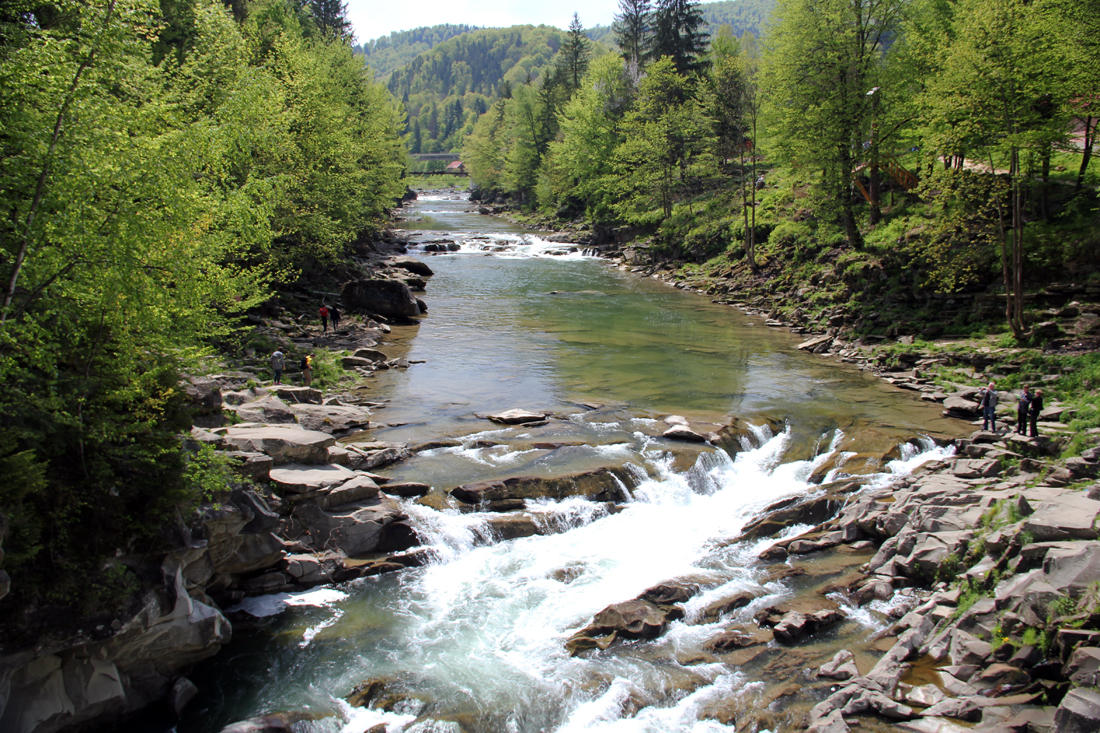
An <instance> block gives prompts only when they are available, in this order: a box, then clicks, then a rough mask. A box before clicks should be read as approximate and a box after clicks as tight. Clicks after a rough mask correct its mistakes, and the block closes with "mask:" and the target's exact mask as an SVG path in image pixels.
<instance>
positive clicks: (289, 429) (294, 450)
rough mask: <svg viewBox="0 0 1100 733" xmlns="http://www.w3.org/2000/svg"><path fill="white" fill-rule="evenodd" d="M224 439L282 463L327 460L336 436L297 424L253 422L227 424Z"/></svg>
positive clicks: (240, 447)
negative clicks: (248, 423)
mask: <svg viewBox="0 0 1100 733" xmlns="http://www.w3.org/2000/svg"><path fill="white" fill-rule="evenodd" d="M223 435H224V436H225V443H226V444H227V445H229V446H232V447H233V448H236V449H237V450H241V451H246V452H255V453H263V454H265V455H269V456H271V458H272V459H273V460H274V461H275V463H276V464H281V463H291V462H297V463H327V462H328V448H329V446H331V445H333V444H335V443H336V439H335V438H333V437H332V436H331V435H329V434H327V433H322V432H319V431H315V430H306V429H305V428H302V427H299V426H298V425H250V426H235V427H230V428H225V429H224V431H223Z"/></svg>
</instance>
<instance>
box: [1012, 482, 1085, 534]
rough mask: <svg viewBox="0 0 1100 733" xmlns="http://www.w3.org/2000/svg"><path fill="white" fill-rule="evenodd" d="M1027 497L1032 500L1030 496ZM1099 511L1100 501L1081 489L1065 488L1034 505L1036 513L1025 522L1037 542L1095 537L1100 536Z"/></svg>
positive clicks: (1025, 526) (1026, 527)
mask: <svg viewBox="0 0 1100 733" xmlns="http://www.w3.org/2000/svg"><path fill="white" fill-rule="evenodd" d="M1028 499H1029V501H1030V497H1028ZM1097 515H1100V501H1095V500H1093V499H1090V498H1088V497H1087V496H1086V495H1085V494H1082V493H1079V492H1066V493H1065V494H1063V495H1062V496H1060V497H1058V498H1057V499H1056V500H1054V501H1049V502H1046V501H1044V502H1040V503H1039V504H1038V505H1037V506H1035V513H1034V514H1032V515H1031V516H1030V517H1028V518H1027V520H1026V521H1025V523H1024V531H1026V532H1030V533H1031V535H1032V537H1034V538H1035V540H1036V541H1038V542H1049V541H1052V540H1068V539H1075V540H1094V539H1096V538H1097V531H1096V519H1097Z"/></svg>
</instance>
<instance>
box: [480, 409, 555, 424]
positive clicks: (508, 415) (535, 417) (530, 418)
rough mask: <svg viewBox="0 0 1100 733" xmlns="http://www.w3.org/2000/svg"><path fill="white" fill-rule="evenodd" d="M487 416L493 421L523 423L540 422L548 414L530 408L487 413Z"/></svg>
mask: <svg viewBox="0 0 1100 733" xmlns="http://www.w3.org/2000/svg"><path fill="white" fill-rule="evenodd" d="M485 417H486V418H488V419H489V420H492V421H493V422H498V423H501V424H503V425H523V424H525V423H532V422H539V421H541V420H545V419H546V417H547V415H546V413H545V412H532V411H530V410H520V409H512V410H505V411H504V412H499V413H497V414H495V415H486V416H485Z"/></svg>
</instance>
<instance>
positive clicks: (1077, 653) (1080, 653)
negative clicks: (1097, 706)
mask: <svg viewBox="0 0 1100 733" xmlns="http://www.w3.org/2000/svg"><path fill="white" fill-rule="evenodd" d="M1062 674H1063V675H1064V676H1065V677H1066V678H1068V679H1069V680H1070V681H1071V682H1073V683H1074V684H1076V685H1079V686H1081V687H1096V686H1097V685H1100V648H1098V647H1094V646H1087V647H1079V648H1077V649H1074V650H1073V654H1071V655H1070V658H1069V661H1068V662H1066V665H1065V667H1064V668H1063V669H1062Z"/></svg>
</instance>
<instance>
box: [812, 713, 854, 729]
mask: <svg viewBox="0 0 1100 733" xmlns="http://www.w3.org/2000/svg"><path fill="white" fill-rule="evenodd" d="M850 730H851V728H849V727H848V724H847V723H845V722H844V717H843V716H842V715H841V714H840V711H839V710H833V711H832V712H830V713H828V714H827V715H824V716H822V717H821V718H819V719H818V720H817V721H815V722H814V723H813V725H811V726H810V727H809V728H807V729H806V733H848V731H850Z"/></svg>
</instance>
